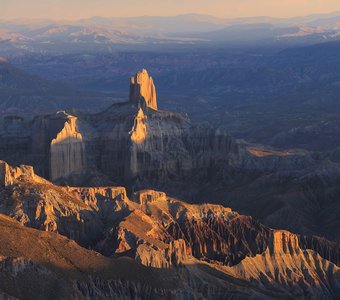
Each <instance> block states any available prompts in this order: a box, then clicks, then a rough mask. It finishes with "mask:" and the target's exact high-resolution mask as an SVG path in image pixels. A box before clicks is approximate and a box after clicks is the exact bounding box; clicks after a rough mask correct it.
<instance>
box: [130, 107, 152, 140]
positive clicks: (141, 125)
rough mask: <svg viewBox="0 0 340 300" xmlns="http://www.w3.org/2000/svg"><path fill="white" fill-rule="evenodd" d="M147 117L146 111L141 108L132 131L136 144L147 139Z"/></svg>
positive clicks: (132, 137) (132, 138)
mask: <svg viewBox="0 0 340 300" xmlns="http://www.w3.org/2000/svg"><path fill="white" fill-rule="evenodd" d="M146 120H147V117H146V116H145V115H144V112H143V110H142V109H141V108H139V110H138V113H137V116H136V117H135V120H134V124H133V127H132V130H131V131H130V136H131V141H132V142H134V143H135V144H141V143H143V142H144V140H145V139H146V137H147V135H148V133H147V128H146Z"/></svg>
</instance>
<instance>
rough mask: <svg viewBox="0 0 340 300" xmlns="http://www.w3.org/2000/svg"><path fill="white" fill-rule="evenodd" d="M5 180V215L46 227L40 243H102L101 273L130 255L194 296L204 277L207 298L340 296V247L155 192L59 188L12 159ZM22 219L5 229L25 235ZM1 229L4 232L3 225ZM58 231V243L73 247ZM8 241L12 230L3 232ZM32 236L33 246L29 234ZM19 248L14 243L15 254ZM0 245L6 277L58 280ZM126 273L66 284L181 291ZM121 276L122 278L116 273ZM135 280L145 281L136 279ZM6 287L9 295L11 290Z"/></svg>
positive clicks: (85, 288)
mask: <svg viewBox="0 0 340 300" xmlns="http://www.w3.org/2000/svg"><path fill="white" fill-rule="evenodd" d="M1 178H6V181H4V180H2V181H1V182H2V186H1V187H0V195H1V197H0V198H1V202H0V212H1V213H2V214H6V215H9V216H11V217H12V218H14V219H16V220H18V221H19V222H20V223H21V224H23V225H25V226H28V227H33V228H36V229H40V230H42V231H47V233H46V237H44V238H43V237H41V241H44V240H45V239H46V238H48V236H49V234H52V233H53V232H54V234H56V233H59V234H62V235H64V236H66V237H68V238H69V239H73V240H75V241H76V242H77V243H79V244H80V245H82V246H83V247H85V248H92V249H96V251H98V252H100V253H102V254H104V255H105V256H110V257H111V258H110V259H108V258H105V257H102V256H98V255H99V254H98V253H97V254H95V252H94V253H93V254H91V255H92V256H93V255H97V257H98V258H95V259H92V258H90V257H88V259H92V262H91V263H93V264H94V266H93V267H91V268H93V269H92V270H99V269H98V268H100V267H99V266H96V264H97V261H98V259H101V260H103V261H105V260H106V263H108V264H109V265H111V264H114V263H117V264H119V261H121V259H123V257H130V258H133V259H134V262H133V263H132V262H131V263H130V262H129V264H128V265H129V267H128V268H130V267H131V268H135V267H134V266H135V265H136V266H146V267H148V268H146V269H145V271H143V272H146V273H147V274H150V273H149V272H151V273H152V272H160V273H159V274H163V272H165V273H164V274H169V276H170V274H172V275H171V276H175V277H177V276H179V277H177V278H181V279H180V280H181V281H183V283H184V284H185V285H187V284H188V285H187V288H188V295H191V296H190V297H193V295H198V294H200V293H201V292H203V291H202V290H201V289H202V287H199V286H200V285H201V284H199V282H202V281H203V282H206V284H207V286H206V287H207V288H208V287H210V288H209V289H208V290H205V292H204V294H203V295H204V297H205V298H214V299H215V298H216V297H217V298H218V297H219V296H218V295H219V294H220V295H222V294H223V295H229V294H230V298H231V299H233V298H232V297H233V296H232V295H234V296H235V295H237V296H238V297H239V299H247V298H249V297H255V298H256V297H260V298H268V297H269V298H272V297H299V298H305V299H310V297H311V296H313V297H314V298H315V299H323V298H330V299H331V298H334V297H335V296H336V295H337V294H338V293H339V292H340V281H339V278H340V277H339V268H338V266H337V264H338V263H339V256H340V246H339V245H338V244H335V243H330V242H327V241H322V240H317V238H314V241H313V240H311V239H310V238H308V237H302V236H298V235H295V234H293V233H290V232H287V231H281V230H272V229H269V228H267V227H265V226H263V225H262V224H260V223H259V222H257V221H256V220H254V219H252V218H251V217H247V216H242V215H239V214H238V213H236V212H234V211H232V210H231V209H229V208H225V207H223V206H220V205H211V204H203V205H193V204H187V203H185V202H182V201H179V200H177V199H174V198H171V197H169V196H167V195H166V194H165V193H163V192H158V191H153V190H143V191H139V192H136V193H134V194H133V195H132V196H130V197H128V195H127V193H126V190H125V189H124V188H123V187H94V188H82V187H60V186H56V185H54V184H52V183H50V182H47V181H46V180H44V179H42V178H40V177H38V176H37V175H35V174H34V172H33V169H32V168H29V167H26V166H22V167H20V168H12V167H10V166H9V165H7V164H6V163H5V162H1ZM4 222H5V223H6V222H7V223H8V222H9V223H11V222H13V221H10V219H4V217H2V216H1V215H0V226H5V225H2V224H4ZM15 224H17V225H15ZM15 224H14V223H13V225H10V226H9V227H4V228H11V227H13V228H17V229H15V230H17V231H18V230H19V231H22V232H25V233H23V234H27V233H26V231H27V230H33V229H25V228H26V227H22V226H20V225H19V223H15ZM6 226H8V225H6ZM11 230H12V229H11ZM13 230H14V229H13ZM1 232H2V234H3V232H4V231H3V230H1ZM35 232H36V231H35ZM50 232H51V233H50ZM37 234H38V233H37ZM59 234H57V235H56V236H57V237H58V239H57V240H56V241H63V242H62V243H69V242H67V239H66V238H63V237H61V236H60V235H59ZM39 235H41V234H40V233H39ZM8 238H10V235H8V237H7V236H6V239H8ZM26 240H27V242H28V240H29V238H27V239H26ZM39 240H40V239H39ZM316 241H317V242H316ZM13 242H14V241H11V242H10V243H11V245H14V244H13ZM49 243H50V242H49ZM17 245H18V244H17ZM71 245H72V247H79V246H76V244H74V246H73V244H71ZM2 247H3V246H2ZM13 247H14V246H12V248H9V249H12V250H13ZM54 247H56V249H59V250H58V251H65V250H62V249H65V248H60V247H65V246H60V245H55V246H54ZM68 247H70V246H68ZM1 249H2V252H0V255H2V256H3V257H4V258H3V259H2V261H3V262H4V264H5V265H6V266H7V267H6V268H3V267H2V272H1V274H10V275H8V276H10V277H11V278H14V280H19V279H18V278H20V276H23V274H25V272H28V273H29V274H31V273H32V272H33V273H35V274H36V272H38V274H42V273H44V272H45V273H46V272H47V274H51V275H48V278H49V280H50V279H51V278H52V279H51V280H52V282H55V281H58V280H57V279H56V278H54V276H56V275H55V274H58V272H59V271H56V269H53V268H52V269H50V267H48V265H47V267H46V264H45V263H42V262H41V260H40V259H38V258H37V256H36V255H37V254H35V256H34V255H33V254H31V253H27V252H26V253H22V250H20V248H18V250H16V251H19V252H20V251H21V252H20V253H21V254H20V255H19V254H18V252H17V254H16V255H14V256H12V257H17V258H18V260H16V261H15V260H12V258H8V250H6V251H7V252H6V251H5V250H3V249H4V248H1V246H0V250H1ZM14 249H17V246H15V247H14ZM81 249H83V248H79V250H77V251H80V250H81ZM81 251H87V250H85V249H83V250H81ZM59 253H60V252H59ZM12 254H13V253H12ZM89 255H90V254H89ZM21 257H23V258H21ZM43 257H44V256H43ZM74 259H75V258H73V260H74ZM111 260H112V262H111ZM0 265H1V264H0ZM138 268H139V267H137V269H138ZM13 270H15V271H13ZM70 270H71V269H70ZM156 270H159V271H156ZM8 272H9V273H8ZM51 272H52V273H51ZM55 272H56V273H55ZM67 272H68V271H67ZM85 272H88V271H85ZM91 272H92V271H91ZM169 272H170V273H169ZM18 276H19V277H18ZM67 276H70V275H67ZM119 276H120V275H112V274H111V275H108V277H106V278H96V276H94V275H93V276H92V278H93V279H87V280H84V279H76V281H75V282H74V283H75V285H72V287H70V286H69V285H65V288H70V289H71V290H72V291H73V292H75V291H77V293H80V294H79V295H82V297H84V296H85V295H89V293H94V294H95V295H97V293H99V292H100V293H103V292H104V291H103V289H104V290H105V291H108V290H110V288H109V286H111V287H113V286H114V287H115V289H114V290H116V291H117V290H121V289H125V288H128V287H127V286H129V285H130V284H132V285H133V286H134V288H133V289H134V290H135V293H137V294H138V295H146V294H140V293H144V292H145V290H144V288H146V290H147V291H149V292H148V293H152V294H154V295H158V296H155V297H156V298H159V294H158V293H163V294H164V295H168V296H169V295H172V297H174V298H176V299H181V297H183V296H184V294H183V293H184V291H183V289H182V290H181V287H180V286H179V287H178V288H175V287H174V286H171V285H170V287H169V286H168V287H166V288H165V287H164V289H163V288H162V286H163V285H162V284H161V285H159V287H158V290H157V289H156V288H155V287H154V285H153V283H155V282H156V281H154V282H153V283H152V282H150V283H144V284H142V286H144V288H143V289H142V290H141V289H140V288H136V285H135V284H136V282H135V281H134V283H132V282H131V278H130V277H129V276H130V275H129V274H126V275H123V277H124V278H125V280H127V282H126V281H125V282H126V283H124V281H123V282H122V281H121V280H122V278H119ZM162 276H163V275H162ZM164 276H167V275H164ZM117 277H118V278H119V280H120V281H119V283H118V282H117V281H115V280H114V279H112V278H117ZM95 278H96V279H95ZM109 278H110V279H109ZM211 280H212V281H215V283H212V281H211ZM137 282H141V279H137ZM208 282H209V283H208ZM4 286H5V288H6V285H4V284H3V285H1V286H0V289H2V290H3V289H4ZM91 286H92V288H90V287H91ZM94 286H95V288H94ZM137 286H140V284H139V283H137ZM203 286H205V285H203ZM89 289H91V291H92V292H90V290H89ZM93 289H95V290H96V292H94V290H93ZM122 291H123V290H122ZM5 292H6V293H7V294H8V293H9V290H8V287H7V288H6V289H5ZM39 293H42V292H41V291H40V292H39ZM169 293H170V294H169ZM9 294H11V293H9ZM109 295H111V294H109ZM168 296H167V297H168ZM117 297H118V296H117ZM169 297H170V296H169ZM118 298H119V297H118Z"/></svg>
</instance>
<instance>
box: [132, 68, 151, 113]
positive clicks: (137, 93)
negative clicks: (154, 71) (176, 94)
mask: <svg viewBox="0 0 340 300" xmlns="http://www.w3.org/2000/svg"><path fill="white" fill-rule="evenodd" d="M141 98H144V100H145V102H146V105H147V106H148V107H151V108H153V109H157V96H156V88H155V85H154V83H153V79H152V77H150V76H149V74H148V72H147V70H145V69H143V70H142V71H140V72H138V73H137V74H136V75H135V76H133V77H131V81H130V102H131V103H139V101H140V99H141Z"/></svg>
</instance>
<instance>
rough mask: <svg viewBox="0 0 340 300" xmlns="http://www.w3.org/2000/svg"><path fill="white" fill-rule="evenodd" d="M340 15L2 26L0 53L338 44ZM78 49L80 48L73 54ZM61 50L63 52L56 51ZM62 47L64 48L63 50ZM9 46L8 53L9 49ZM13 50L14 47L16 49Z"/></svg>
mask: <svg viewBox="0 0 340 300" xmlns="http://www.w3.org/2000/svg"><path fill="white" fill-rule="evenodd" d="M339 36H340V13H339V12H335V13H331V14H324V15H312V16H306V17H297V18H290V19H275V18H269V17H255V18H241V19H231V20H227V19H221V18H216V17H212V16H207V15H197V14H188V15H179V16H170V17H157V16H152V17H149V16H143V17H131V18H103V17H92V18H89V19H83V20H78V21H65V20H61V21H52V20H12V21H11V20H9V21H7V20H6V21H0V51H2V52H5V53H6V50H8V49H7V48H8V47H9V46H12V47H14V49H16V50H17V51H19V50H21V51H28V52H46V51H48V52H53V51H54V52H57V53H58V52H60V51H61V50H62V49H63V51H77V50H78V51H82V50H84V49H86V50H91V49H92V50H93V51H98V50H102V51H113V50H114V49H112V48H110V47H112V46H115V45H120V46H122V45H125V46H126V45H136V44H139V45H145V44H147V45H154V46H155V45H158V46H159V45H164V44H180V45H183V44H184V45H185V44H190V45H191V44H193V43H194V44H202V43H203V44H206V43H208V44H209V43H211V42H219V43H221V42H222V43H225V42H228V43H236V44H237V43H246V44H253V43H259V42H261V43H263V42H264V41H265V42H267V43H274V44H277V43H278V42H279V43H281V44H282V43H283V44H284V43H300V44H301V43H302V44H310V43H315V42H323V41H331V40H336V39H338V37H339ZM67 45H73V47H75V45H76V46H77V47H76V49H68V47H67ZM56 46H59V47H56ZM61 46H62V47H61ZM6 47H7V48H6ZM11 49H12V50H13V48H11Z"/></svg>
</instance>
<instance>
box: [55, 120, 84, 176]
mask: <svg viewBox="0 0 340 300" xmlns="http://www.w3.org/2000/svg"><path fill="white" fill-rule="evenodd" d="M84 169H85V144H84V143H83V137H82V135H81V133H80V132H79V131H78V127H77V118H76V117H73V116H71V115H67V120H66V122H65V124H64V128H63V129H62V130H61V131H60V132H59V133H58V134H57V136H56V138H54V139H53V140H52V142H51V147H50V179H51V180H56V179H58V178H61V177H67V176H69V175H70V174H72V173H75V174H81V173H82V172H84Z"/></svg>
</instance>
